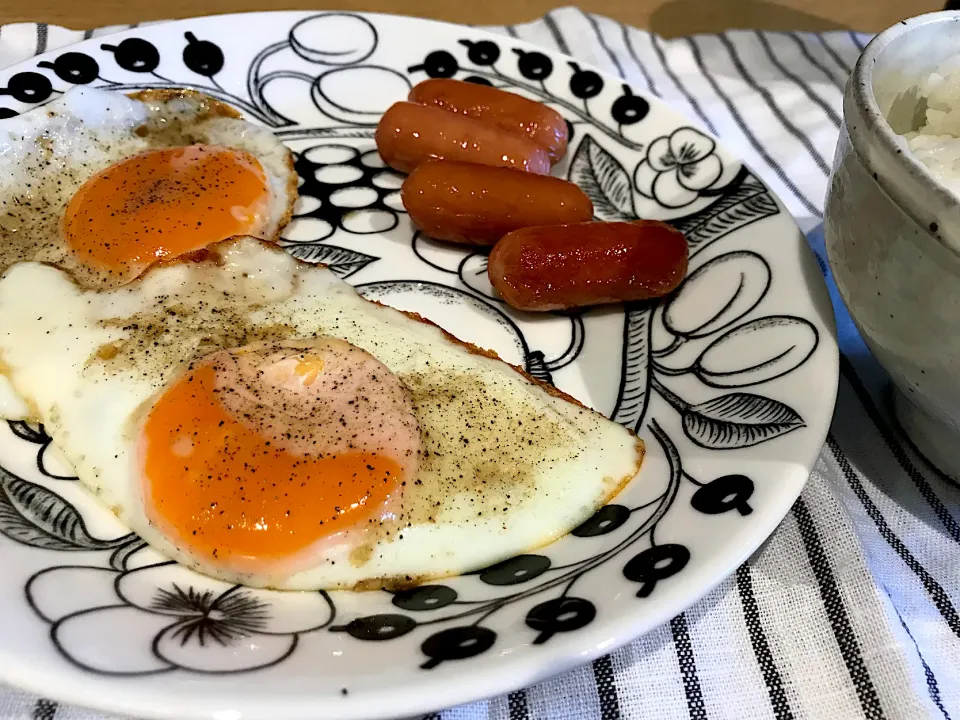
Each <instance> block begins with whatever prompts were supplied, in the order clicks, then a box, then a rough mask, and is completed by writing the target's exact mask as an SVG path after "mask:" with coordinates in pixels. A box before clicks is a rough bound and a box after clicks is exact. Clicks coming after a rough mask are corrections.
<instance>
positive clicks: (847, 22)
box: [0, 0, 943, 37]
mask: <svg viewBox="0 0 960 720" xmlns="http://www.w3.org/2000/svg"><path fill="white" fill-rule="evenodd" d="M562 4H574V0H570V2H568V3H562ZM556 6H557V4H556V3H551V2H550V1H549V0H510V1H509V2H506V1H505V0H474V2H450V1H449V0H276V2H272V3H271V2H265V0H162V1H161V2H157V0H0V23H11V22H29V21H38V22H48V23H56V24H58V25H65V26H67V27H72V28H76V29H87V28H92V27H98V26H101V25H112V24H120V23H134V22H141V21H146V20H158V19H164V18H180V17H188V16H195V15H208V14H215V13H226V12H242V11H251V10H268V9H269V10H294V9H304V10H307V9H310V10H320V9H339V10H367V11H376V12H389V13H399V14H403V15H419V16H423V17H430V18H435V19H438V20H447V21H450V22H459V23H467V24H478V25H484V24H490V25H493V24H497V25H499V24H513V23H522V22H525V21H527V20H532V19H534V18H536V17H539V16H540V15H542V14H544V13H545V12H546V11H548V10H550V9H551V8H553V7H556ZM942 6H943V0H919V1H918V0H869V1H866V2H865V1H863V0H854V1H853V2H851V1H850V0H776V1H775V2H766V1H764V0H583V2H582V3H581V7H583V8H584V9H586V10H589V11H591V12H595V13H599V14H602V15H608V16H610V17H613V18H616V19H618V20H620V21H622V22H625V23H628V24H630V25H634V26H636V27H641V28H646V29H649V30H653V31H655V32H658V33H660V34H661V35H665V36H668V37H673V36H676V35H684V34H692V33H699V32H718V31H721V30H728V29H731V28H757V29H764V30H829V29H856V30H864V31H876V30H881V29H883V28H885V27H887V26H889V25H892V24H893V23H895V22H897V21H898V20H902V19H903V18H904V17H907V16H908V15H917V14H919V13H922V12H928V11H931V10H938V9H940V8H941V7H942Z"/></svg>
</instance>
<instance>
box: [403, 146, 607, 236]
mask: <svg viewBox="0 0 960 720" xmlns="http://www.w3.org/2000/svg"><path fill="white" fill-rule="evenodd" d="M400 197H401V199H402V200H403V206H404V207H405V208H406V210H407V213H408V214H409V215H410V219H411V220H412V221H413V224H414V225H416V226H417V227H419V228H420V229H421V230H422V231H423V232H424V233H426V234H427V235H429V236H430V237H432V238H436V239H437V240H447V241H449V242H455V243H464V244H467V245H493V244H494V243H495V242H497V240H499V239H500V238H502V237H503V236H504V235H506V234H507V233H508V232H512V231H513V230H519V229H520V228H525V227H534V226H536V225H563V224H567V223H581V222H587V221H588V220H590V219H591V218H592V217H593V203H591V202H590V198H588V197H587V196H586V194H584V192H583V190H581V189H580V188H578V187H577V186H576V185H574V184H573V183H571V182H567V181H566V180H561V179H560V178H556V177H551V176H549V175H534V174H533V173H525V172H520V171H519V170H513V169H511V168H502V167H487V166H484V165H474V164H473V163H465V162H456V161H453V160H428V161H427V162H425V163H421V164H420V165H418V166H417V168H416V169H415V170H414V171H413V172H412V173H410V176H409V177H408V178H407V179H406V180H405V181H404V183H403V187H402V188H401V191H400Z"/></svg>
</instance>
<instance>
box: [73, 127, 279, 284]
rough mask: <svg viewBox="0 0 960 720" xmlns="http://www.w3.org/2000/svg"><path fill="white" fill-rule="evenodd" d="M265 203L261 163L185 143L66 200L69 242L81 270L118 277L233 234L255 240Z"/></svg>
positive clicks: (99, 178)
mask: <svg viewBox="0 0 960 720" xmlns="http://www.w3.org/2000/svg"><path fill="white" fill-rule="evenodd" d="M268 204H269V188H268V185H267V177H266V174H265V173H264V170H263V167H262V166H261V165H260V162H259V161H258V160H257V159H256V158H255V157H253V156H252V155H251V154H249V153H247V152H244V151H242V150H236V149H233V148H228V147H223V146H219V145H190V146H188V147H173V148H165V149H162V150H152V151H149V152H145V153H141V154H139V155H134V156H132V157H129V158H127V159H126V160H124V161H122V162H119V163H116V164H114V165H111V166H110V167H108V168H106V169H105V170H103V171H102V172H101V173H99V174H98V175H95V176H94V177H92V178H90V179H89V180H88V181H87V182H86V183H84V184H83V185H82V186H81V187H80V189H79V190H78V191H77V192H76V193H75V194H74V196H73V198H71V200H70V202H69V204H68V205H67V209H66V213H65V215H64V226H63V231H64V235H65V237H66V241H67V244H68V245H69V247H70V248H71V249H72V250H73V252H74V253H75V254H76V255H77V256H78V257H79V258H80V260H81V262H83V263H84V264H85V265H87V266H89V267H91V268H93V269H94V270H97V271H100V272H106V273H110V274H111V275H116V276H118V277H119V278H129V279H132V277H130V276H131V275H132V276H134V277H135V276H136V275H139V274H140V273H141V272H142V271H143V270H144V269H145V268H146V267H148V266H149V265H150V264H152V263H154V262H156V261H157V260H162V259H164V258H171V257H176V256H178V255H183V254H184V253H189V252H192V251H195V250H199V249H201V248H203V247H205V246H207V245H209V244H210V243H213V242H218V241H220V240H225V239H226V238H229V237H233V236H234V235H259V234H260V233H261V232H262V231H263V226H264V217H265V215H266V211H267V208H268Z"/></svg>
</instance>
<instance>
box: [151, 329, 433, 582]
mask: <svg viewBox="0 0 960 720" xmlns="http://www.w3.org/2000/svg"><path fill="white" fill-rule="evenodd" d="M140 442H141V446H140V447H141V457H142V462H143V465H142V469H143V475H142V478H143V489H144V502H145V506H146V511H147V517H148V519H149V520H150V521H151V523H152V524H154V525H155V526H157V527H158V528H159V529H160V530H161V532H164V533H165V534H166V535H167V537H168V539H169V540H170V541H171V542H173V543H174V544H175V545H176V546H177V547H179V548H180V549H181V550H182V551H184V552H186V553H187V554H189V555H190V556H191V557H193V558H194V559H198V560H200V561H202V562H204V563H206V564H207V565H209V566H211V567H214V568H219V569H223V570H227V571H230V572H235V573H268V574H273V575H276V574H283V575H287V574H290V573H292V572H295V571H296V570H297V569H302V568H304V567H306V566H309V565H315V564H317V563H318V562H319V561H321V560H322V558H318V557H316V551H315V550H314V551H312V552H311V551H309V548H310V546H311V545H314V544H315V543H317V541H319V540H321V539H323V538H328V537H329V536H331V535H337V536H338V537H343V536H341V535H340V534H341V533H356V534H355V535H353V536H352V537H351V544H359V543H360V542H362V538H363V537H364V535H365V533H368V532H375V531H376V528H377V527H378V525H379V521H380V520H381V519H384V518H387V517H390V516H391V513H393V512H394V511H395V510H396V507H397V505H398V502H399V499H400V498H401V497H402V493H403V487H404V486H405V485H406V483H407V481H408V480H410V479H412V476H413V474H414V473H415V472H416V465H417V462H418V454H419V450H420V431H419V426H418V424H417V421H416V418H415V416H414V414H413V407H412V403H411V401H410V399H409V396H408V393H407V391H406V389H405V388H404V387H403V385H402V384H401V383H400V381H399V379H398V378H396V376H394V375H393V374H392V373H391V372H390V371H389V370H388V369H387V368H386V367H385V366H384V365H382V364H381V363H380V362H379V361H377V360H376V359H375V358H374V357H372V356H371V355H369V354H368V353H366V352H365V351H363V350H360V349H359V348H356V347H355V346H353V345H350V344H349V343H346V342H343V341H341V340H336V339H333V338H321V339H318V340H310V341H303V342H298V341H287V342H283V343H273V344H271V343H257V344H254V345H249V346H246V347H244V348H240V349H236V350H229V351H218V352H216V353H214V354H212V355H210V356H207V357H206V358H204V359H203V360H201V361H199V362H197V363H194V364H193V365H192V366H191V367H190V368H189V369H188V370H187V371H186V372H185V373H184V374H182V375H181V376H180V377H179V378H178V379H176V380H175V381H174V382H173V383H172V384H171V385H170V386H169V387H168V388H167V389H166V390H165V391H164V392H162V394H161V395H160V397H159V398H158V399H157V400H156V402H155V403H154V404H153V406H152V407H151V409H150V411H149V413H148V414H147V417H146V419H145V421H144V424H143V426H142V430H141V439H140Z"/></svg>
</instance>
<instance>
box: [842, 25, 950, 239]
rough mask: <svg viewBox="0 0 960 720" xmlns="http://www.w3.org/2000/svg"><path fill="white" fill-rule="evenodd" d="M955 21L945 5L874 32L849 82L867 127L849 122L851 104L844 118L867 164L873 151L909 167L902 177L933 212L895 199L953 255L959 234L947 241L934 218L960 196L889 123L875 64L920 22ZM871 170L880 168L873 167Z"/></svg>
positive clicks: (887, 161) (895, 164) (893, 163)
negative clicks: (869, 146)
mask: <svg viewBox="0 0 960 720" xmlns="http://www.w3.org/2000/svg"><path fill="white" fill-rule="evenodd" d="M952 22H960V10H940V11H936V12H929V13H924V14H922V15H917V16H914V17H911V18H907V19H906V20H901V21H900V22H898V23H897V24H895V25H892V26H890V27H888V28H887V29H886V30H883V31H881V32H880V33H878V34H877V35H875V36H874V37H873V39H872V40H870V42H869V43H867V45H866V47H865V48H864V49H863V52H861V54H860V57H859V58H858V59H857V62H856V64H855V65H854V68H853V71H852V72H851V74H850V79H849V81H848V86H847V95H848V97H849V99H850V100H852V102H853V104H854V108H855V109H856V110H857V111H858V114H859V115H860V117H859V120H860V122H861V123H862V124H863V126H864V127H863V128H862V129H861V128H857V127H856V126H852V127H851V126H850V119H851V118H849V117H847V109H846V107H845V108H844V120H845V123H846V125H847V126H848V127H847V129H846V131H847V133H848V135H849V137H850V142H851V144H852V145H853V148H854V149H855V150H856V151H857V154H858V155H859V156H860V158H861V160H862V161H863V162H864V164H865V165H868V166H869V165H874V164H875V163H869V161H868V160H867V158H869V156H870V155H871V154H876V153H879V154H880V155H881V156H882V159H883V160H884V161H885V162H884V164H887V165H889V166H893V167H899V168H901V169H905V170H906V174H905V175H904V176H903V177H901V178H899V179H898V181H899V182H906V183H908V184H910V185H913V190H914V192H912V193H909V194H911V195H912V196H914V197H924V204H926V205H927V206H928V207H929V208H930V210H928V211H927V212H926V213H924V214H925V215H927V216H928V217H927V218H926V219H924V218H920V217H917V214H916V213H915V212H914V210H913V209H912V208H908V207H903V204H902V203H901V202H899V201H895V202H896V204H897V205H898V206H900V207H901V210H903V211H904V212H906V213H907V214H908V215H910V216H911V217H912V218H913V219H914V220H915V221H916V222H917V223H918V224H919V225H920V226H921V227H922V229H923V230H924V231H925V232H929V234H930V235H931V236H932V237H934V238H935V239H936V240H937V241H938V242H939V244H941V245H943V246H944V247H946V248H947V249H949V250H951V251H952V252H953V253H954V254H956V255H960V239H958V241H956V242H950V241H946V240H945V239H944V238H943V237H942V235H941V233H940V231H939V227H938V226H937V225H935V224H933V222H932V221H931V218H938V217H940V216H942V215H943V214H945V212H946V211H947V209H949V208H956V207H957V206H958V205H960V199H958V197H957V196H956V195H955V194H954V193H952V192H951V191H949V190H947V188H946V187H944V186H943V185H942V184H941V183H940V182H939V181H937V179H936V178H935V177H934V175H933V173H932V172H931V170H930V169H929V168H928V167H927V166H926V165H924V164H923V163H922V162H920V160H919V159H918V158H917V157H916V156H915V155H914V154H913V153H912V152H910V151H909V149H908V148H907V146H906V141H905V140H904V138H903V136H901V135H900V134H898V133H897V132H895V131H894V130H893V128H892V127H891V126H890V124H889V123H888V122H887V118H886V116H885V115H884V114H883V111H882V110H881V109H880V105H879V103H878V102H877V98H876V95H875V94H874V91H873V71H874V67H875V66H876V63H877V59H878V57H879V55H880V53H881V52H883V50H884V49H885V48H886V47H887V46H888V45H889V44H890V43H891V42H893V41H894V40H896V39H898V38H900V37H902V36H904V35H908V34H910V33H911V32H914V31H915V30H917V29H919V28H921V27H926V26H929V25H938V24H944V23H952ZM845 105H846V103H845ZM861 130H862V131H861ZM867 138H869V140H868V139H867ZM869 141H872V142H873V150H874V153H869V152H867V151H866V150H867V149H866V147H864V143H865V142H869ZM870 169H871V171H875V168H874V167H871V168H870ZM873 177H874V179H877V173H876V172H874V175H873ZM881 188H882V189H884V190H885V192H887V194H888V195H891V193H890V192H889V191H887V190H886V189H885V188H883V185H882V184H881ZM895 195H901V196H902V195H903V193H896V194H895Z"/></svg>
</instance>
